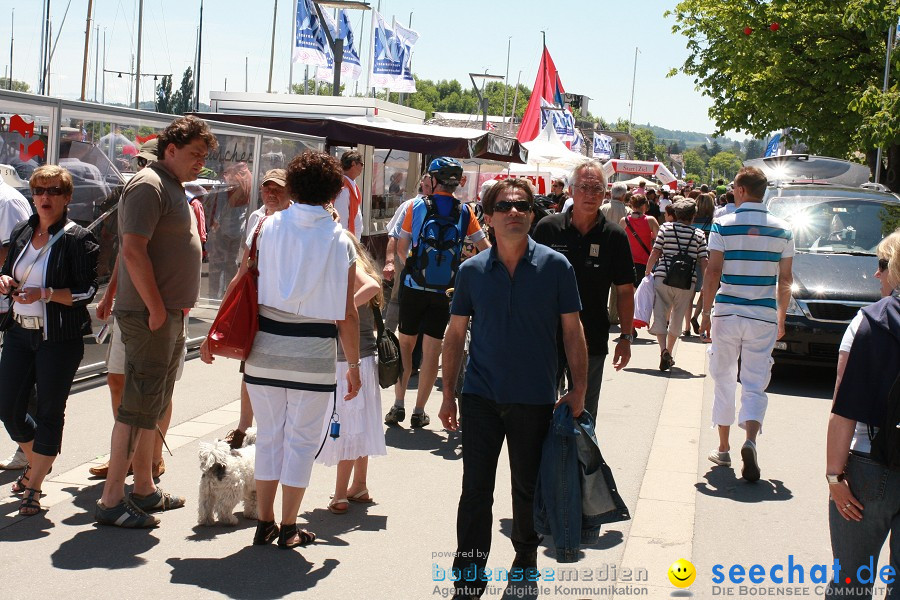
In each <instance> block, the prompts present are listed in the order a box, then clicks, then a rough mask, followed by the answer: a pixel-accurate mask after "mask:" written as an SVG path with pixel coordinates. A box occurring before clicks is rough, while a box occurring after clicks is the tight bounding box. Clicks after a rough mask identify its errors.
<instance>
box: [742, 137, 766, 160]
mask: <svg viewBox="0 0 900 600" xmlns="http://www.w3.org/2000/svg"><path fill="white" fill-rule="evenodd" d="M765 151H766V148H765V146H763V143H762V142H761V141H759V140H756V139H753V140H747V147H746V149H745V150H744V159H745V160H749V159H751V158H762V155H763V153H764V152H765Z"/></svg>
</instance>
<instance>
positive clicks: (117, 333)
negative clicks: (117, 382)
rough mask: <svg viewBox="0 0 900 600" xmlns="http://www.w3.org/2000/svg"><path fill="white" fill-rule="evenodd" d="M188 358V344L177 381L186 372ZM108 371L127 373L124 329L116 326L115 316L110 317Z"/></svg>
mask: <svg viewBox="0 0 900 600" xmlns="http://www.w3.org/2000/svg"><path fill="white" fill-rule="evenodd" d="M184 327H185V334H187V319H185V320H184ZM186 358H187V344H185V345H184V352H182V353H181V362H180V363H178V373H176V375H175V381H178V380H180V379H181V374H182V373H183V372H184V361H185V359H186ZM106 371H107V373H109V374H110V375H124V374H125V343H124V342H123V341H122V330H121V329H119V328H118V327H116V319H115V317H110V318H109V347H108V348H107V349H106Z"/></svg>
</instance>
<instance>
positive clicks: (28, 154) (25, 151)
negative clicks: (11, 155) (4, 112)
mask: <svg viewBox="0 0 900 600" xmlns="http://www.w3.org/2000/svg"><path fill="white" fill-rule="evenodd" d="M9 131H10V133H18V134H19V135H21V136H22V137H23V138H25V139H26V140H30V139H32V138H34V121H26V120H25V119H23V118H22V117H20V116H19V115H13V116H12V117H11V118H10V119H9ZM35 157H37V158H43V159H46V157H47V147H46V146H45V145H44V142H42V141H41V140H37V139H36V140H34V141H33V142H31V143H30V144H28V145H27V146H26V145H25V142H21V143H19V159H20V160H22V161H23V162H27V161H29V160H31V159H32V158H35Z"/></svg>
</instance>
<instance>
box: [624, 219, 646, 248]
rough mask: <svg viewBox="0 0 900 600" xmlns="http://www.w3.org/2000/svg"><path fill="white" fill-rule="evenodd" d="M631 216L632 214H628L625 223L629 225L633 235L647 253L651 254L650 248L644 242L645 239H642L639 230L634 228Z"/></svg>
mask: <svg viewBox="0 0 900 600" xmlns="http://www.w3.org/2000/svg"><path fill="white" fill-rule="evenodd" d="M630 217H631V215H628V216H626V217H625V225H627V226H628V229H630V230H631V235H633V236H634V239H635V240H636V241H637V243H638V244H640V245H641V248H643V249H644V252H646V253H647V254H650V249H649V248H647V246H646V245H645V244H644V242H643V240H641V238H640V237H638V232H637V231H636V230H635V229H634V226H633V225H632V224H631V219H630Z"/></svg>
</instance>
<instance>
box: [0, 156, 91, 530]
mask: <svg viewBox="0 0 900 600" xmlns="http://www.w3.org/2000/svg"><path fill="white" fill-rule="evenodd" d="M30 184H31V193H32V198H33V200H34V205H35V209H36V214H34V215H32V216H31V218H29V219H28V220H26V221H22V222H21V223H19V224H18V225H16V227H15V228H14V229H13V232H12V234H11V235H10V243H9V254H8V255H7V257H6V262H5V263H4V265H3V268H2V270H0V293H3V294H7V293H11V294H12V301H13V303H12V312H13V313H14V320H13V322H12V325H11V326H10V328H9V329H8V330H7V331H6V333H5V336H4V340H3V352H2V354H0V390H3V393H2V394H0V420H2V421H3V424H4V425H5V426H6V431H7V432H9V435H10V437H11V438H12V439H13V440H14V441H15V442H17V443H18V444H19V446H20V447H21V448H22V450H23V451H24V452H25V455H26V456H27V457H28V466H27V467H26V468H25V471H24V472H23V473H22V475H20V476H19V478H18V479H17V480H16V482H15V483H14V484H13V488H12V490H13V492H15V493H17V494H23V499H22V504H21V506H20V507H19V514H20V515H24V516H31V515H36V514H38V513H39V512H40V510H41V505H40V502H39V500H40V495H41V489H40V488H41V484H42V483H43V481H44V477H46V476H47V473H49V472H50V469H51V468H52V466H53V461H54V459H55V458H56V456H57V455H58V454H59V451H60V446H61V443H62V431H63V421H64V419H65V409H66V400H67V399H68V397H69V390H70V389H71V387H72V380H73V379H75V372H76V371H77V370H78V365H79V364H80V363H81V359H82V357H83V356H84V341H83V336H84V335H87V334H89V333H90V332H91V318H90V316H89V315H88V311H87V305H88V304H89V303H90V301H91V299H92V298H93V297H94V293H95V292H96V291H97V257H98V253H99V246H98V244H97V240H96V239H95V238H94V236H93V235H92V234H91V232H90V231H88V230H86V229H84V228H83V227H79V226H78V225H76V224H75V223H74V222H72V221H70V220H69V219H68V218H67V217H66V215H67V212H68V208H67V207H68V205H69V202H70V201H71V200H72V191H73V184H72V176H71V175H70V174H69V172H68V171H66V170H65V169H64V168H62V167H59V166H56V165H45V166H43V167H39V168H38V169H35V171H34V173H33V174H32V176H31V181H30ZM35 384H36V385H37V398H38V399H37V409H36V411H35V414H34V415H29V414H28V413H27V406H28V397H29V393H30V390H31V389H32V387H33V386H34V385H35Z"/></svg>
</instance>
